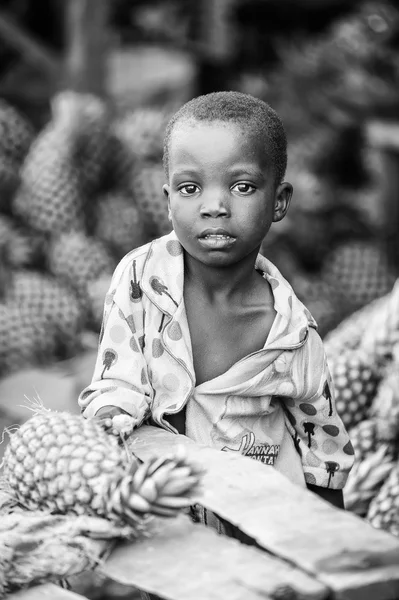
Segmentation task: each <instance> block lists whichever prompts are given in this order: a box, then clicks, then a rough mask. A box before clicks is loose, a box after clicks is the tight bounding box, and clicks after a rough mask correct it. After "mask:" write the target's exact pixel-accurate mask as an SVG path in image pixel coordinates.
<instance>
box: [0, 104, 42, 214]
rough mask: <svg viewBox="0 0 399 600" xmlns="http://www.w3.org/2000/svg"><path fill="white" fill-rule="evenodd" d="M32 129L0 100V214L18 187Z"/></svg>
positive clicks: (19, 115) (11, 107) (32, 134)
mask: <svg viewBox="0 0 399 600" xmlns="http://www.w3.org/2000/svg"><path fill="white" fill-rule="evenodd" d="M34 135H35V132H34V129H33V127H32V126H31V124H30V123H29V121H28V120H27V119H25V117H23V115H22V114H20V112H19V111H17V110H16V109H15V108H14V107H13V106H11V105H10V104H9V103H8V102H5V101H4V100H2V99H0V212H9V208H10V207H9V203H10V200H11V198H12V195H13V194H14V192H15V190H16V189H17V187H18V185H19V169H20V166H21V164H22V163H23V161H24V159H25V156H26V155H27V153H28V151H29V147H30V145H31V143H32V141H33V139H34Z"/></svg>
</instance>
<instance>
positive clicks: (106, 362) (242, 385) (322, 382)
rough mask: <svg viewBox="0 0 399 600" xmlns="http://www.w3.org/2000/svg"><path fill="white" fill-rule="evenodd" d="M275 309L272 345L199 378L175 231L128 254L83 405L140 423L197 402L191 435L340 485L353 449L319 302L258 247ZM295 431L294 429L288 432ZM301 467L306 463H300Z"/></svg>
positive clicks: (162, 422) (190, 412)
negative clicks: (118, 411) (316, 311)
mask: <svg viewBox="0 0 399 600" xmlns="http://www.w3.org/2000/svg"><path fill="white" fill-rule="evenodd" d="M255 268H256V269H257V270H258V271H261V272H262V273H263V276H264V277H265V279H267V281H268V282H269V284H270V286H271V289H272V291H273V296H274V302H275V304H274V307H275V310H276V317H275V320H274V323H273V326H272V329H271V331H270V333H269V335H268V337H267V340H266V343H265V345H264V347H263V348H262V349H261V350H259V351H258V352H255V353H252V354H251V355H250V356H248V357H245V358H243V359H242V360H240V361H238V362H237V363H236V364H235V365H233V366H232V367H231V368H230V369H228V371H227V372H226V373H224V374H222V375H221V376H219V377H217V378H215V379H213V380H212V381H209V382H204V383H203V384H201V385H199V386H196V384H195V372H194V368H193V361H192V349H191V341H190V334H189V328H188V324H187V317H186V311H185V306H184V299H183V286H184V254H183V249H182V246H181V245H180V243H179V241H178V240H177V238H176V235H175V233H174V232H172V233H171V234H169V235H167V236H164V237H162V238H159V239H157V240H155V241H153V242H151V243H150V244H147V245H145V246H142V247H140V248H137V249H135V250H133V251H132V252H130V253H129V254H127V255H126V256H125V257H124V258H123V259H122V261H121V262H120V263H119V265H118V267H117V268H116V270H115V273H114V276H113V279H112V282H111V287H110V290H109V293H108V294H107V296H106V299H105V307H104V319H103V325H102V329H101V333H100V344H99V351H98V357H97V362H96V366H95V370H94V375H93V379H92V382H91V384H90V385H89V386H88V387H87V388H86V389H84V390H83V391H82V393H81V394H80V397H79V404H80V406H81V408H82V410H83V414H84V415H85V416H86V417H92V416H94V415H95V414H96V413H97V411H98V410H99V409H100V408H102V407H104V406H117V407H119V408H122V409H123V410H125V411H126V412H128V413H129V414H130V415H131V416H132V417H133V419H134V420H135V425H136V426H139V425H140V424H141V423H143V421H145V420H146V419H149V418H151V419H152V421H153V422H155V423H156V424H157V425H159V426H161V427H163V428H165V429H167V430H169V431H173V432H176V430H175V429H174V428H173V427H172V426H171V425H170V423H169V422H168V421H167V420H166V419H165V415H167V414H174V413H177V412H179V411H181V410H182V408H183V407H184V406H185V405H187V413H186V434H187V435H188V436H189V437H191V438H192V439H194V440H195V441H197V442H200V443H205V444H208V445H212V446H214V447H217V448H220V449H221V450H225V451H238V452H241V453H243V454H246V455H247V456H252V457H253V458H255V459H257V460H261V461H262V462H265V463H266V464H271V465H274V466H275V467H276V468H279V470H282V471H283V472H285V473H286V474H287V476H289V477H291V478H292V479H293V480H295V481H297V482H299V481H300V477H299V476H298V468H301V469H302V473H301V477H302V479H303V477H304V480H305V481H306V482H307V483H311V484H314V485H318V486H322V487H330V488H334V489H340V488H342V487H343V486H344V485H345V482H346V479H347V476H348V473H349V471H350V469H351V467H352V465H353V461H354V451H353V447H352V445H351V442H350V440H349V437H348V434H347V432H346V430H345V428H344V425H343V423H342V421H341V419H340V417H339V415H338V414H337V413H336V409H335V402H334V389H333V384H332V381H331V377H330V373H329V370H328V365H327V360H326V357H325V353H324V349H323V344H322V341H321V339H320V337H319V335H318V333H317V331H316V323H315V321H314V319H313V318H312V316H311V314H310V313H309V311H308V310H307V309H306V308H305V307H304V306H303V304H302V303H301V302H300V301H299V300H298V298H297V297H296V296H295V294H294V292H293V290H292V288H291V286H290V285H289V284H288V282H287V281H286V280H285V279H284V278H283V276H282V275H281V274H280V272H279V271H278V269H277V268H276V267H275V266H274V265H273V264H272V263H271V262H270V261H268V260H267V259H266V258H264V257H263V256H261V255H258V258H257V260H256V264H255ZM287 434H289V435H287ZM298 465H299V467H298Z"/></svg>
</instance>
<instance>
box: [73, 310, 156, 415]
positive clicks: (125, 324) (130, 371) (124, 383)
mask: <svg viewBox="0 0 399 600" xmlns="http://www.w3.org/2000/svg"><path fill="white" fill-rule="evenodd" d="M136 314H140V313H139V312H138V311H137V309H136ZM139 320H140V319H137V321H139ZM141 327H142V325H141ZM139 333H143V332H142V331H140V327H139V323H138V322H137V324H136V323H135V321H134V319H133V316H132V315H129V317H128V319H127V318H126V317H125V315H124V313H123V312H122V311H121V309H120V308H119V306H118V305H117V304H116V303H115V301H112V302H111V304H110V306H107V307H106V310H105V311H104V319H103V326H102V330H101V333H100V343H99V349H98V354H97V361H96V365H95V368H94V374H93V378H92V382H91V384H90V385H89V386H87V387H86V388H85V389H84V390H83V391H82V392H81V394H80V396H79V400H78V402H79V406H80V408H81V410H82V413H83V415H84V416H85V417H88V418H89V417H94V416H96V415H97V414H98V413H99V411H101V413H102V414H103V416H105V415H104V413H107V412H108V411H109V410H112V408H114V409H115V408H117V409H118V410H120V411H125V412H126V413H127V414H129V415H130V416H132V417H133V419H134V421H133V423H134V426H135V427H137V426H139V425H140V424H141V423H142V422H143V421H144V419H145V418H146V417H147V416H148V414H149V412H150V404H151V401H152V388H151V386H150V383H149V380H148V373H147V364H146V361H145V358H144V354H143V348H142V346H143V339H144V337H143V335H138V334H139ZM113 412H115V411H113ZM101 413H100V414H101Z"/></svg>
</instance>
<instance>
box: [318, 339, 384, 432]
mask: <svg viewBox="0 0 399 600" xmlns="http://www.w3.org/2000/svg"><path fill="white" fill-rule="evenodd" d="M327 356H328V355H327ZM328 364H329V367H330V372H331V377H332V379H333V382H334V389H335V398H336V407H337V412H338V414H339V415H340V417H341V419H342V421H343V423H344V425H345V427H346V428H347V429H348V430H351V429H352V428H353V427H354V426H355V425H357V424H358V423H360V422H361V421H362V420H364V419H365V418H366V416H367V413H368V410H369V408H370V406H371V403H372V401H373V398H374V396H375V394H376V391H377V388H378V385H379V383H380V381H381V374H380V372H379V371H378V369H377V368H376V367H375V365H373V364H372V361H371V360H370V358H369V357H368V355H367V354H365V353H364V352H360V351H356V350H355V351H348V352H341V353H339V354H335V355H333V356H331V355H330V356H328Z"/></svg>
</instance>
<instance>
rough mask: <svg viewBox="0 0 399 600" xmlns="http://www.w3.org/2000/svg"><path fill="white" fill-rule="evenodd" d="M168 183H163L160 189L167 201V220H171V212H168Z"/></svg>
mask: <svg viewBox="0 0 399 600" xmlns="http://www.w3.org/2000/svg"><path fill="white" fill-rule="evenodd" d="M169 190H170V188H169V185H168V184H167V183H165V185H163V186H162V191H163V195H164V196H165V198H166V200H167V201H168V219H169V221H171V220H172V214H171V212H170V196H169Z"/></svg>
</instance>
